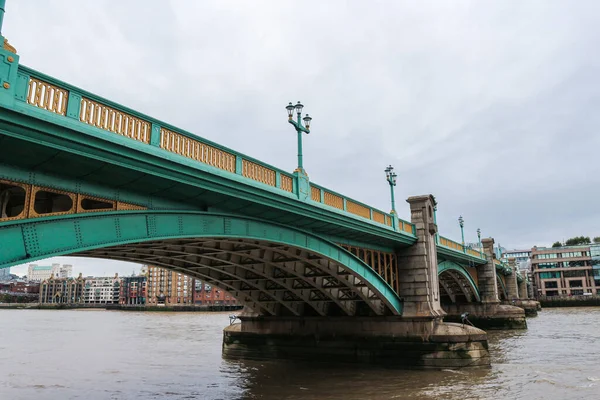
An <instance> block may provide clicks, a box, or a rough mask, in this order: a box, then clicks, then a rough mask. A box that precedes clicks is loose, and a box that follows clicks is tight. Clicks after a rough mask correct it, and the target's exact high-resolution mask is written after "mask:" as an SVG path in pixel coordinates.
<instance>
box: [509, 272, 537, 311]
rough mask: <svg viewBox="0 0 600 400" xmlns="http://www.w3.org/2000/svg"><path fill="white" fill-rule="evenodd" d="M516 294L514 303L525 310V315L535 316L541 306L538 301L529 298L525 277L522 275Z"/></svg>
mask: <svg viewBox="0 0 600 400" xmlns="http://www.w3.org/2000/svg"><path fill="white" fill-rule="evenodd" d="M518 295H519V296H518V299H517V300H516V301H515V302H514V305H515V306H517V307H521V308H522V309H523V310H525V315H526V316H528V317H535V316H536V315H537V314H538V311H540V310H541V309H542V306H541V305H540V302H539V301H536V300H533V299H530V298H529V292H528V290H527V280H526V277H523V280H522V281H521V282H519V286H518Z"/></svg>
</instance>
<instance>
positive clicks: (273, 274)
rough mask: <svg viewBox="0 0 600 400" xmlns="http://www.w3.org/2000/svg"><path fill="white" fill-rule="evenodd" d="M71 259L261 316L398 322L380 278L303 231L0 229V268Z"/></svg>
mask: <svg viewBox="0 0 600 400" xmlns="http://www.w3.org/2000/svg"><path fill="white" fill-rule="evenodd" d="M60 255H63V256H64V255H74V256H85V257H96V258H104V259H112V260H122V261H129V262H137V263H143V264H151V265H156V266H159V267H163V268H167V269H171V270H175V271H178V272H181V273H185V274H188V275H190V276H193V277H196V278H198V279H201V280H204V281H206V282H209V283H211V284H213V285H214V286H216V287H219V288H222V289H223V290H225V291H228V292H229V293H230V294H231V295H233V296H234V297H235V298H237V299H238V300H239V301H240V302H241V303H242V304H244V305H246V306H248V307H249V308H251V309H252V310H253V311H254V312H256V313H257V314H260V315H275V316H330V315H331V316H333V315H346V316H354V315H400V314H401V313H402V303H401V301H400V299H399V297H398V295H397V294H396V293H395V292H394V290H393V288H392V287H391V286H390V285H389V283H387V282H386V279H385V277H383V276H381V275H380V274H379V273H378V271H376V270H374V269H373V268H372V267H370V266H369V265H367V264H366V263H365V262H364V261H362V260H360V259H358V258H357V257H355V256H354V255H352V254H351V253H350V252H349V251H346V250H344V249H343V248H342V247H340V246H338V245H336V244H334V243H332V242H329V241H327V240H324V239H322V238H321V237H319V236H316V235H313V234H311V233H309V232H304V231H299V230H296V229H291V228H289V227H285V226H281V225H274V224H271V223H268V222H264V221H260V220H256V219H251V218H244V217H240V216H233V215H227V214H220V213H205V212H176V211H150V210H140V211H125V212H123V211H115V212H108V213H87V214H71V215H58V216H52V217H47V218H39V219H26V220H16V221H8V222H6V223H4V224H0V268H2V267H7V266H11V265H16V264H21V263H24V262H32V261H35V260H40V259H44V258H48V257H53V256H60Z"/></svg>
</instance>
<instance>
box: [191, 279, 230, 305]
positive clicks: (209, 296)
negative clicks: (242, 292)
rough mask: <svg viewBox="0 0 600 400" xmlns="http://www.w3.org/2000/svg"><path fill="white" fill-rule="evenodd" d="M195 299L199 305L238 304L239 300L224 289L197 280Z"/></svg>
mask: <svg viewBox="0 0 600 400" xmlns="http://www.w3.org/2000/svg"><path fill="white" fill-rule="evenodd" d="M194 301H195V303H196V304H198V305H207V306H213V305H228V306H229V305H232V306H234V305H237V300H236V299H235V298H234V297H233V296H231V295H230V294H229V293H227V292H226V291H224V290H221V289H219V288H217V287H214V286H212V285H211V284H209V283H205V282H202V281H196V291H195V295H194Z"/></svg>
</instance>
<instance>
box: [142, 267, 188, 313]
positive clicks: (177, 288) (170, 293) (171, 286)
mask: <svg viewBox="0 0 600 400" xmlns="http://www.w3.org/2000/svg"><path fill="white" fill-rule="evenodd" d="M146 290H147V298H146V304H148V305H166V306H178V305H193V304H194V278H192V277H190V276H187V275H184V274H180V273H178V272H174V271H170V270H168V269H164V268H159V267H155V266H153V265H148V282H147V289H146Z"/></svg>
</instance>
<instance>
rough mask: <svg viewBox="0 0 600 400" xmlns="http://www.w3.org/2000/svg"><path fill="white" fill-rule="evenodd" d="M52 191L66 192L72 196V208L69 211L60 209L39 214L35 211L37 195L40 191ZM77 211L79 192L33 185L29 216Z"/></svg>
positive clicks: (57, 192) (46, 215) (48, 215)
mask: <svg viewBox="0 0 600 400" xmlns="http://www.w3.org/2000/svg"><path fill="white" fill-rule="evenodd" d="M42 191H43V192H50V193H56V194H64V195H65V196H68V197H70V198H71V208H70V209H69V210H68V211H59V212H53V213H44V214H39V213H37V212H36V211H35V196H36V195H37V193H38V192H42ZM76 211H77V194H75V193H70V192H65V191H64V190H57V189H50V188H47V187H43V186H33V185H32V186H31V200H30V202H29V218H39V217H51V216H54V215H67V214H75V213H76Z"/></svg>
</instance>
